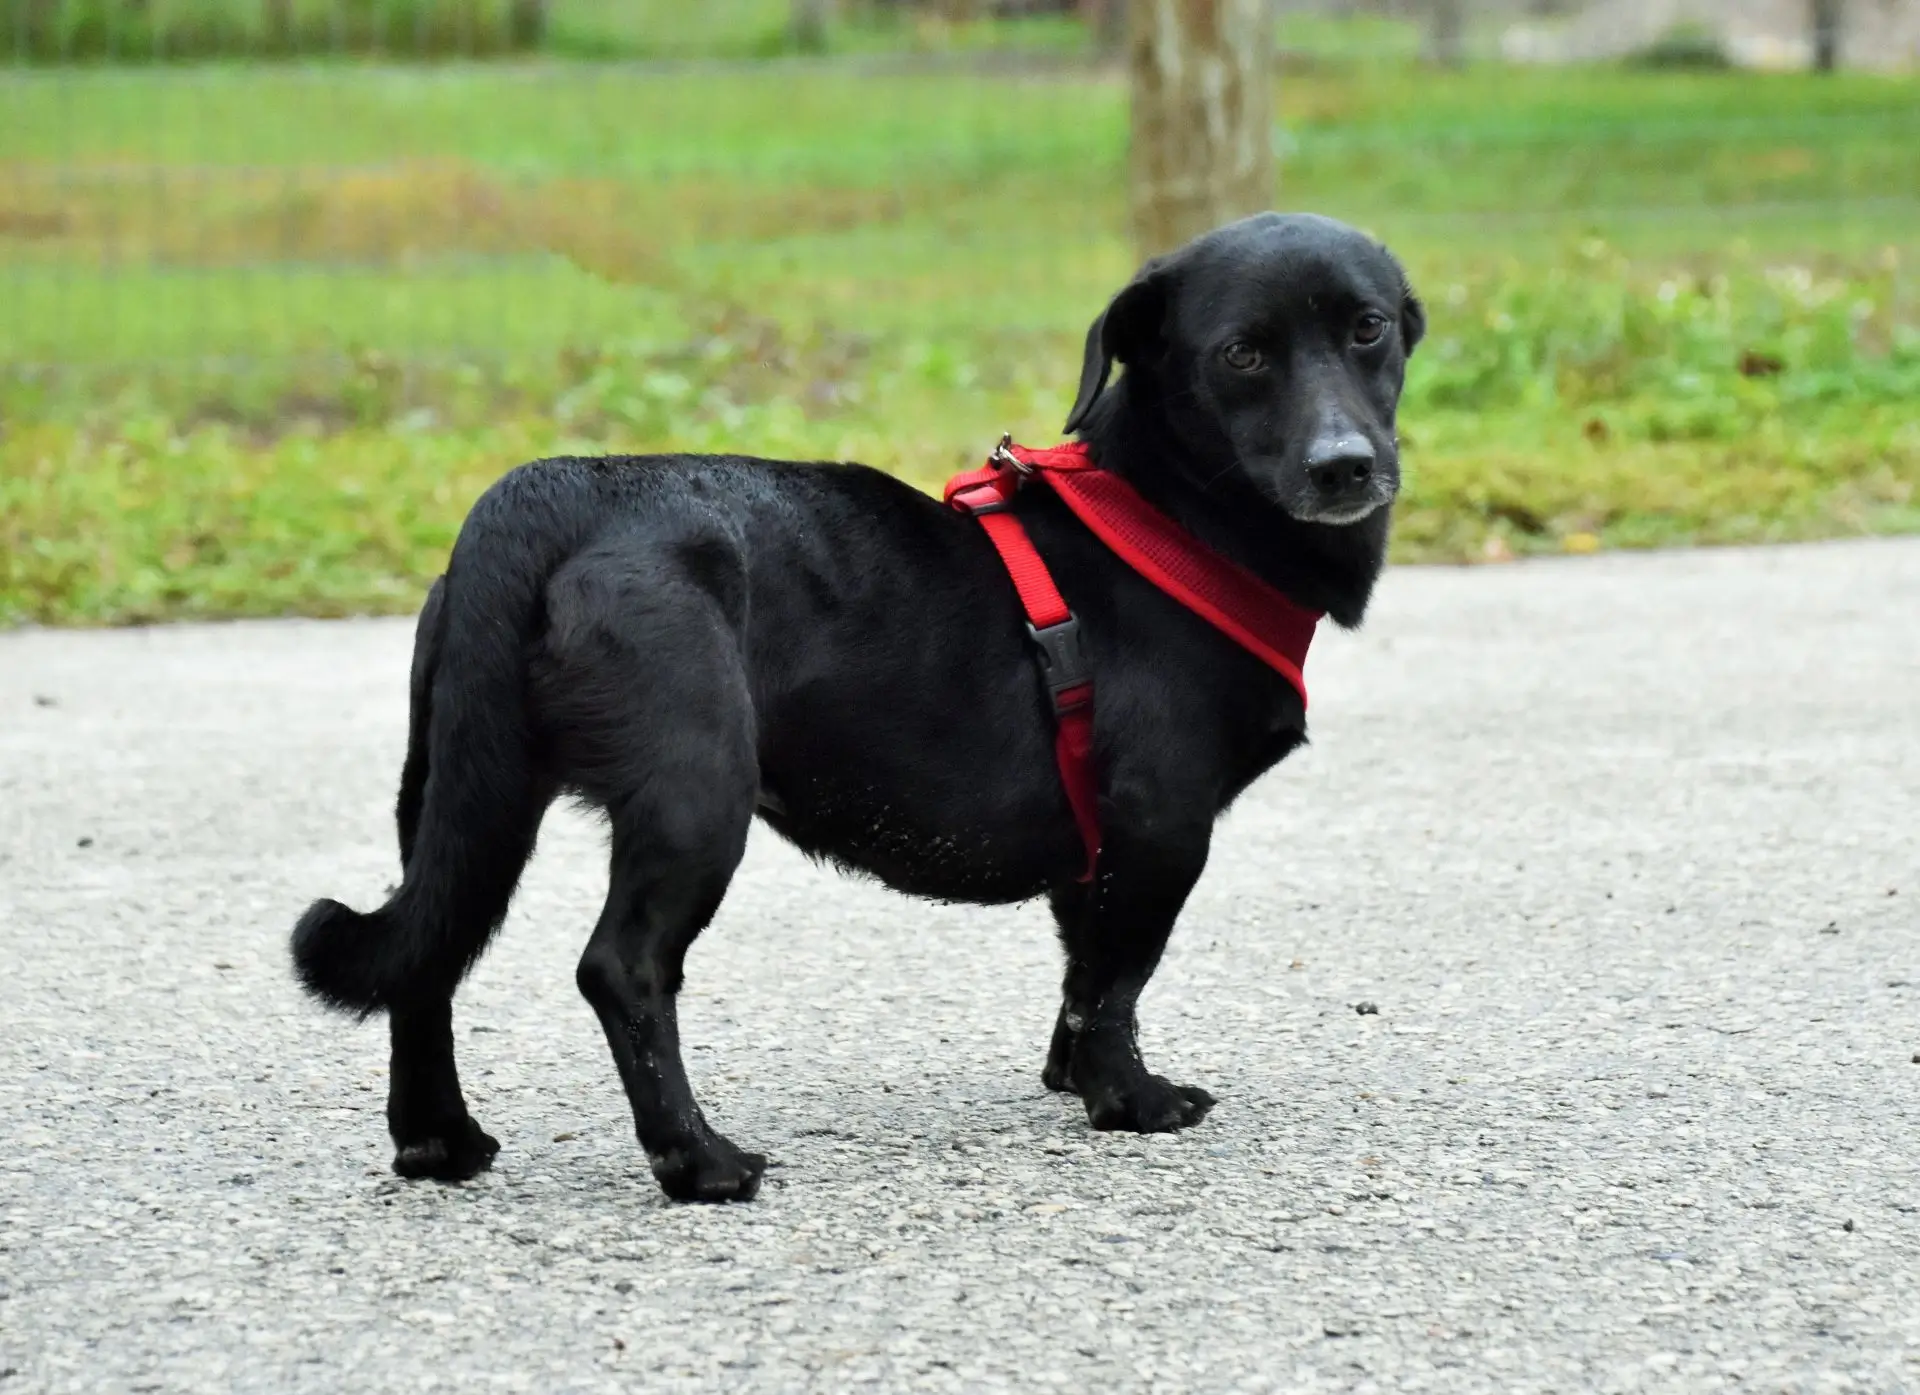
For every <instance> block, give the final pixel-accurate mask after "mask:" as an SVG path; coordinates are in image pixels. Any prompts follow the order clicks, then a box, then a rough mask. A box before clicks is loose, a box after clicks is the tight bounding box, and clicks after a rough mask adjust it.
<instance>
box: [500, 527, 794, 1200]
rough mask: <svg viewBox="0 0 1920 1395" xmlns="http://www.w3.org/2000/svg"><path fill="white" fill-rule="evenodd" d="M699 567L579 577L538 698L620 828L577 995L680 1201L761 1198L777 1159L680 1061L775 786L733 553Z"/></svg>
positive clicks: (591, 569)
mask: <svg viewBox="0 0 1920 1395" xmlns="http://www.w3.org/2000/svg"><path fill="white" fill-rule="evenodd" d="M684 558H685V550H683V556H682V559H681V560H682V562H683V563H684ZM695 560H698V561H702V562H705V563H707V564H708V565H706V566H705V567H704V568H702V569H700V570H699V571H698V573H697V574H695V569H693V568H691V567H685V568H684V569H678V570H677V569H675V568H674V567H673V566H671V565H667V566H661V565H658V563H657V558H656V557H653V556H646V555H643V556H641V557H639V558H638V559H636V558H634V557H632V556H620V557H617V558H608V559H601V558H588V559H585V561H584V562H583V564H582V566H581V567H580V568H579V569H578V570H577V571H575V572H571V573H568V574H566V575H563V576H562V577H561V578H560V580H559V582H558V584H557V585H556V587H555V594H556V602H555V608H554V613H555V617H556V620H555V625H554V631H553V637H552V667H551V669H550V671H549V672H548V673H547V674H545V675H544V676H543V677H542V679H541V681H540V682H539V684H538V685H537V686H538V689H539V694H540V695H539V696H538V697H537V698H536V701H537V702H538V704H539V705H540V707H541V710H542V712H543V715H544V717H545V719H546V721H547V724H548V726H549V729H551V730H553V731H554V732H555V733H556V740H557V742H558V749H557V756H556V759H557V760H558V762H559V765H560V768H561V769H563V770H564V771H565V773H566V777H567V779H568V781H569V783H571V784H572V785H573V786H574V787H575V788H577V789H579V790H580V791H581V792H582V793H583V794H585V795H586V796H587V797H588V798H589V799H591V800H592V801H593V802H594V803H596V804H598V805H599V806H600V807H601V808H603V809H604V810H605V811H606V814H607V817H608V820H609V821H610V823H611V824H612V839H611V842H612V848H611V852H612V875H611V878H610V884H609V887H608V891H607V903H606V908H605V910H604V911H603V912H602V913H601V916H600V921H599V924H598V925H597V926H596V927H595V929H594V932H593V938H592V939H591V940H590V941H589V942H588V944H587V947H586V951H585V952H584V953H583V954H582V955H581V958H580V965H579V970H578V974H577V981H578V983H579V986H580V992H581V993H582V994H583V995H584V996H585V998H586V1000H587V1002H588V1003H590V1004H591V1005H592V1007H593V1010H594V1012H595V1014H596V1015H598V1017H599V1019H600V1025H601V1026H602V1028H604V1029H605V1032H606V1036H607V1045H608V1047H609V1048H610V1049H611V1050H612V1052H613V1059H614V1064H615V1065H616V1066H617V1067H618V1068H619V1071H620V1079H621V1083H622V1084H623V1085H624V1086H625V1087H626V1093H627V1100H628V1103H629V1104H630V1105H631V1106H632V1109H633V1123H634V1131H635V1132H636V1133H637V1134H638V1135H639V1139H640V1144H641V1146H642V1147H644V1148H645V1149H646V1151H647V1157H648V1160H649V1161H650V1162H651V1164H652V1167H653V1174H654V1176H655V1177H656V1178H657V1179H659V1182H660V1186H661V1187H662V1189H664V1190H665V1191H666V1193H667V1195H669V1196H671V1197H674V1198H675V1199H676V1200H682V1201H745V1200H748V1199H749V1198H751V1197H752V1196H753V1194H754V1193H755V1191H756V1190H757V1189H758V1188H759V1185H760V1174H761V1171H762V1169H764V1168H765V1166H766V1160H765V1159H764V1158H761V1157H758V1156H756V1155H754V1154H751V1153H744V1152H742V1151H740V1150H739V1149H737V1148H735V1147H734V1146H733V1145H732V1144H731V1143H729V1142H728V1141H727V1140H726V1139H725V1138H723V1137H721V1136H720V1135H719V1134H718V1133H716V1132H714V1130H713V1129H712V1128H711V1127H710V1126H709V1125H708V1124H707V1121H706V1118H705V1116H704V1115H703V1114H702V1113H701V1111H700V1105H699V1103H698V1102H697V1101H696V1100H695V1099H694V1096H693V1089H692V1087H691V1085H689V1084H688V1082H687V1072H686V1067H685V1066H684V1064H683V1063H682V1062H681V1059H680V1024H679V1015H678V1009H677V1001H678V994H679V991H680V979H681V968H682V965H683V963H684V961H685V959H686V954H687V950H688V949H689V948H690V947H691V946H692V944H693V942H694V940H695V938H697V937H698V935H699V934H700V932H701V931H702V930H704V929H705V928H706V927H707V924H708V923H709V922H710V921H711V920H712V919H713V916H714V913H715V912H716V911H718V910H719V908H720V901H721V898H722V897H723V896H725V894H726V890H727V883H728V882H729V881H730V880H731V879H732V877H733V873H734V869H735V868H736V867H738V866H739V864H740V858H741V856H742V854H743V853H744V852H745V851H746V844H747V830H748V828H749V827H750V825H751V824H752V822H753V811H754V803H755V799H756V795H757V791H758V789H759V783H760V764H759V755H758V751H757V748H756V744H755V717H754V709H753V702H752V698H751V696H750V693H749V690H748V685H747V676H746V670H745V666H744V662H743V659H742V655H741V651H740V640H739V634H740V630H741V612H742V610H743V609H744V599H743V598H742V596H741V594H740V591H739V589H738V588H737V587H736V586H735V585H734V584H733V581H734V578H735V573H734V572H733V571H732V564H731V561H730V559H729V558H728V557H727V556H726V554H724V553H723V552H722V551H720V550H719V549H717V548H716V549H713V550H712V551H711V553H710V554H709V553H702V554H700V555H699V556H697V557H696V558H695ZM613 561H618V562H619V563H620V565H619V566H618V567H615V566H614V565H612V562H613Z"/></svg>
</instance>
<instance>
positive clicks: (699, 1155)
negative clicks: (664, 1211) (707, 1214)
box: [649, 1134, 767, 1201]
mask: <svg viewBox="0 0 1920 1395" xmlns="http://www.w3.org/2000/svg"><path fill="white" fill-rule="evenodd" d="M649 1161H650V1162H651V1163H652V1165H653V1175H654V1178H655V1180H657V1181H658V1182H659V1183H660V1189H661V1190H662V1191H664V1192H665V1193H666V1194H667V1195H668V1196H670V1197H672V1198H673V1199H674V1200H675V1201H752V1200H753V1198H754V1196H755V1195H756V1194H757V1193H758V1192H759V1190H760V1174H761V1173H763V1172H765V1171H766V1170H767V1160H766V1159H765V1158H764V1157H762V1156H761V1155H760V1154H758V1153H743V1152H741V1151H740V1150H739V1149H738V1148H736V1147H734V1146H733V1145H732V1144H731V1143H729V1142H727V1140H726V1139H724V1138H722V1137H720V1136H719V1135H718V1134H715V1135H714V1136H713V1137H711V1138H709V1139H706V1140H704V1141H703V1142H701V1143H698V1144H696V1145H694V1146H692V1147H689V1148H669V1149H667V1150H666V1151H665V1152H661V1153H655V1154H652V1155H651V1157H650V1158H649Z"/></svg>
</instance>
